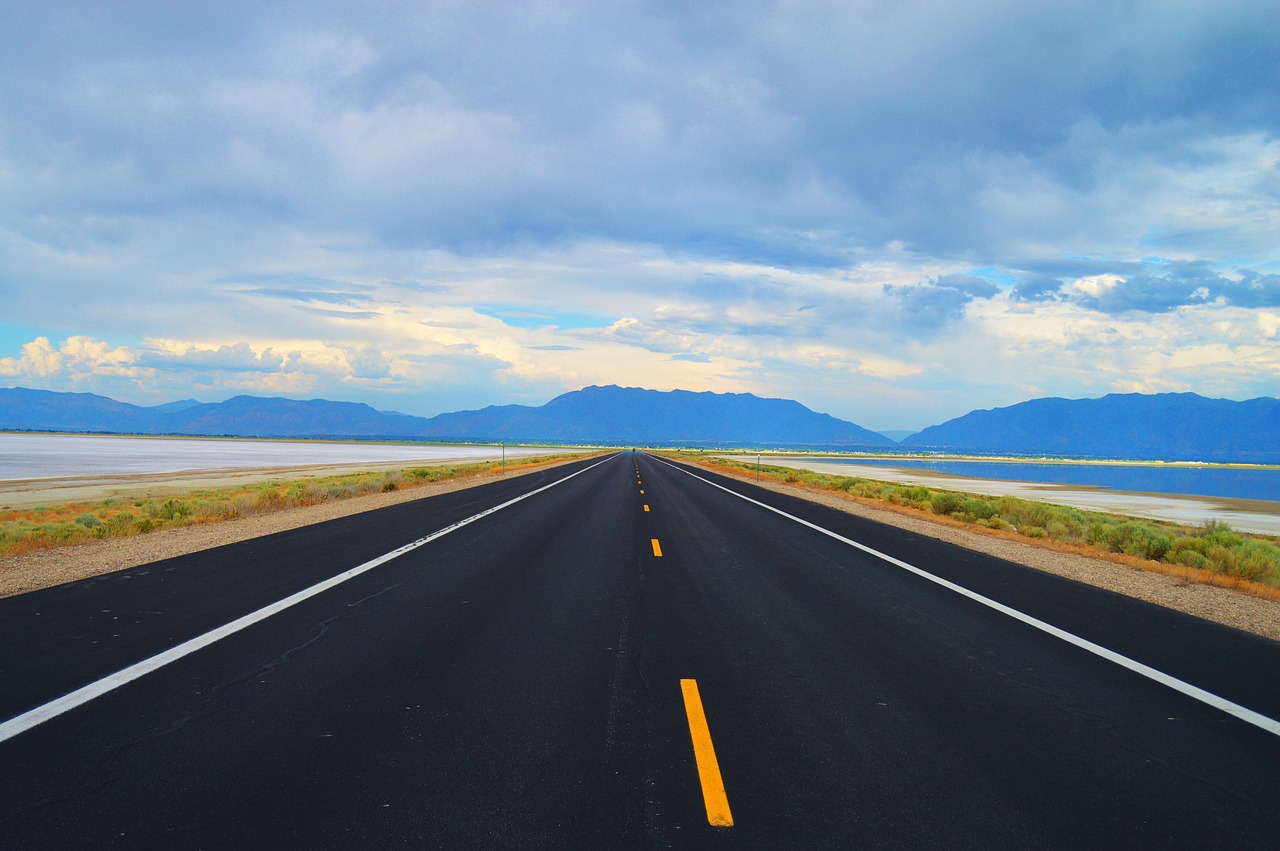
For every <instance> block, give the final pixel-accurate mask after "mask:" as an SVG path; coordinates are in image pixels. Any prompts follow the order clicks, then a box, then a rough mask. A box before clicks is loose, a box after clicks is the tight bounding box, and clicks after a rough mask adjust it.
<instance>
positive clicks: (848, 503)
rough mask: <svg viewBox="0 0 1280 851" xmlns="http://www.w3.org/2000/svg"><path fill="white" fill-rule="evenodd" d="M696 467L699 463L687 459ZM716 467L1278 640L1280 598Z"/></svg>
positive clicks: (774, 488) (780, 489)
mask: <svg viewBox="0 0 1280 851" xmlns="http://www.w3.org/2000/svg"><path fill="white" fill-rule="evenodd" d="M687 466H691V467H693V468H694V469H697V467H698V465H687ZM715 472H717V473H720V474H723V475H731V476H734V477H736V478H740V479H742V480H743V481H750V482H751V483H752V484H754V485H759V486H760V487H764V488H767V489H769V490H772V491H776V492H778V493H786V494H789V495H791V496H798V497H800V498H802V499H807V500H809V501H811V502H817V503H821V504H822V505H827V506H830V507H832V508H836V509H839V510H840V511H845V512H848V513H849V514H854V515H857V516H859V517H865V518H867V519H869V520H875V521H877V522H879V523H885V524H887V525H890V526H896V527H898V528H900V529H906V530H908V531H911V532H915V533H917V534H921V535H928V536H930V537H933V538H938V539H940V540H943V541H947V542H949V543H952V544H956V545H958V546H962V547H965V548H966V549H970V550H976V551H978V552H982V553H986V554H988V555H993V556H996V557H997V558H1002V559H1005V560H1006V561H1012V562H1015V563H1017V564H1021V565H1024V566H1026V567H1031V568H1035V569H1036V570H1043V571H1045V572H1047V573H1053V574H1056V575H1058V576H1064V577H1066V578H1068V579H1074V580H1076V581H1077V582H1084V583H1087V584H1089V585H1094V586H1097V587H1099V588H1105V589H1107V590H1108V591H1114V592H1116V593H1118V594H1127V595H1129V596H1130V597H1137V598H1138V599H1140V600H1146V601H1147V602H1149V603H1155V604H1157V605H1161V606H1165V607H1166V608H1170V609H1176V610H1177V611H1180V612H1185V613H1187V614H1189V615H1195V616H1196V617H1199V618H1204V619H1205V620H1210V621H1214V622H1216V623H1220V624H1223V625H1224V626H1230V627H1235V628H1236V629H1241V630H1244V631H1245V632H1252V633H1254V634H1255V635H1261V636H1263V637H1265V638H1270V639H1273V640H1277V641H1280V602H1276V601H1273V600H1263V599H1259V598H1257V597H1251V596H1249V595H1247V594H1243V593H1241V592H1239V591H1235V590H1232V589H1230V588H1218V587H1215V586H1212V585H1203V584H1200V583H1194V582H1188V581H1187V580H1185V579H1182V578H1180V577H1176V576H1168V575H1165V574H1162V573H1152V572H1150V571H1146V570H1142V569H1140V568H1136V567H1129V566H1127V565H1123V564H1117V563H1116V562H1113V561H1107V560H1105V559H1099V558H1090V557H1088V556H1083V555H1077V554H1075V553H1064V552H1059V551H1057V550H1053V549H1049V548H1047V547H1041V546H1036V545H1035V544H1030V543H1023V542H1021V541H1011V540H1006V539H1003V538H997V537H990V536H988V535H984V534H981V533H978V532H971V531H969V530H967V529H961V528H956V527H953V526H948V525H945V524H942V523H937V522H931V521H929V520H925V519H922V518H918V517H913V516H907V515H904V514H899V513H897V512H895V511H890V510H888V509H882V508H875V507H873V506H868V505H863V504H861V503H859V502H855V501H854V500H852V499H848V498H844V497H841V496H838V495H836V494H834V493H830V492H822V491H814V490H809V489H807V488H802V487H796V486H794V485H787V484H782V483H777V482H769V481H758V482H757V481H755V479H754V477H753V476H751V475H748V474H738V473H736V472H731V471H729V470H727V469H725V468H723V467H716V468H715Z"/></svg>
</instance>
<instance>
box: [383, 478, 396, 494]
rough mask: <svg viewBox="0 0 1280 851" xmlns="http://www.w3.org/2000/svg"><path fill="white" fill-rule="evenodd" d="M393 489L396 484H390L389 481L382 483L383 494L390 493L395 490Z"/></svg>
mask: <svg viewBox="0 0 1280 851" xmlns="http://www.w3.org/2000/svg"><path fill="white" fill-rule="evenodd" d="M395 489H396V483H395V482H390V481H388V482H383V483H382V492H383V493H390V492H391V491H393V490H395Z"/></svg>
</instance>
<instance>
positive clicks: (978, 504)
mask: <svg viewBox="0 0 1280 851" xmlns="http://www.w3.org/2000/svg"><path fill="white" fill-rule="evenodd" d="M961 510H962V511H964V513H965V514H968V515H969V516H970V517H972V518H974V519H975V520H990V519H991V518H992V517H994V516H995V515H996V506H995V504H993V503H992V502H991V500H989V499H982V498H980V497H972V498H970V499H966V500H965V501H964V507H963V508H962V509H961Z"/></svg>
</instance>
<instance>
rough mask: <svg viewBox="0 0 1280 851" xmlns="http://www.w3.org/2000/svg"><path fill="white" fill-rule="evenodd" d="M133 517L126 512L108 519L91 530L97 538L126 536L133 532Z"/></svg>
mask: <svg viewBox="0 0 1280 851" xmlns="http://www.w3.org/2000/svg"><path fill="white" fill-rule="evenodd" d="M133 517H134V515H132V514H130V513H129V512H127V511H122V512H120V513H119V514H116V515H113V516H111V517H108V518H107V519H106V521H105V522H104V523H103V524H102V525H101V526H98V527H96V528H94V530H93V534H94V536H95V537H98V538H118V537H120V536H121V535H127V534H129V532H130V531H132V530H133Z"/></svg>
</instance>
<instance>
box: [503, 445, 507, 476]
mask: <svg viewBox="0 0 1280 851" xmlns="http://www.w3.org/2000/svg"><path fill="white" fill-rule="evenodd" d="M506 474H507V445H506V444H505V443H504V444H502V475H504V476H505V475H506Z"/></svg>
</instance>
